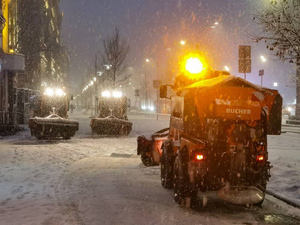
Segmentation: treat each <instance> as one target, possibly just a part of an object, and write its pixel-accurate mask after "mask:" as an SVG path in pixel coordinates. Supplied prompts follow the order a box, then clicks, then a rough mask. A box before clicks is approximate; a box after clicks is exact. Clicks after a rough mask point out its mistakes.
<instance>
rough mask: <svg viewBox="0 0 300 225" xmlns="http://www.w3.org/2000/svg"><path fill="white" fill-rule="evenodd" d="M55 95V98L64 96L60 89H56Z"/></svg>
mask: <svg viewBox="0 0 300 225" xmlns="http://www.w3.org/2000/svg"><path fill="white" fill-rule="evenodd" d="M55 94H56V96H59V97H61V96H64V95H66V93H65V92H64V91H63V90H62V89H59V88H58V89H56V91H55Z"/></svg>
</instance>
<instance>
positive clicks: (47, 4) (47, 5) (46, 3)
mask: <svg viewBox="0 0 300 225" xmlns="http://www.w3.org/2000/svg"><path fill="white" fill-rule="evenodd" d="M45 6H46V9H48V8H49V3H48V0H46V1H45Z"/></svg>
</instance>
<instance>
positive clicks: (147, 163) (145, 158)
mask: <svg viewBox="0 0 300 225" xmlns="http://www.w3.org/2000/svg"><path fill="white" fill-rule="evenodd" d="M141 160H142V163H143V164H144V165H145V166H147V167H148V166H155V165H156V164H155V163H154V162H153V159H152V158H151V157H150V156H148V155H147V154H146V153H142V154H141Z"/></svg>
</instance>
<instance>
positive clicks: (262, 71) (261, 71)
mask: <svg viewBox="0 0 300 225" xmlns="http://www.w3.org/2000/svg"><path fill="white" fill-rule="evenodd" d="M260 60H261V61H262V62H263V63H265V62H266V61H267V59H266V57H264V56H263V55H261V56H260ZM258 75H259V76H260V77H261V80H260V86H263V76H264V75H265V71H264V70H260V71H259V74H258Z"/></svg>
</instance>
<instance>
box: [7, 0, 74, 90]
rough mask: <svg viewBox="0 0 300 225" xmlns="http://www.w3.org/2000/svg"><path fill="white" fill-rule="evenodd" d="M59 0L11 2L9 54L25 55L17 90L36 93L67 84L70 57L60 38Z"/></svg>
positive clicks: (9, 7) (9, 11) (16, 0)
mask: <svg viewBox="0 0 300 225" xmlns="http://www.w3.org/2000/svg"><path fill="white" fill-rule="evenodd" d="M59 3H60V0H10V2H9V4H8V14H9V15H8V18H9V19H8V21H7V22H8V40H7V44H8V49H9V50H8V51H9V52H16V53H21V54H24V55H25V63H26V65H25V73H24V76H23V78H22V79H20V80H18V87H26V88H31V89H35V90H39V89H41V88H43V86H51V85H57V84H60V85H61V84H63V85H65V84H67V83H68V72H69V69H68V67H69V57H68V54H67V52H66V48H65V47H64V46H63V45H62V42H61V38H60V31H61V23H62V17H63V14H62V13H61V12H60V10H59Z"/></svg>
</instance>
